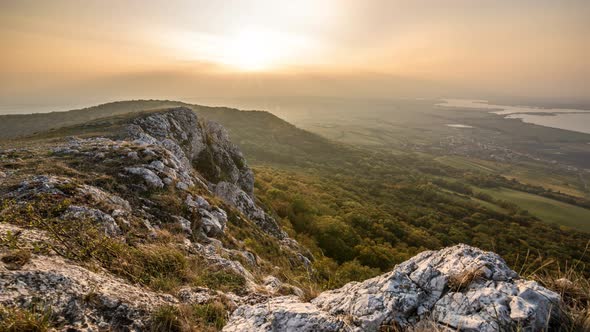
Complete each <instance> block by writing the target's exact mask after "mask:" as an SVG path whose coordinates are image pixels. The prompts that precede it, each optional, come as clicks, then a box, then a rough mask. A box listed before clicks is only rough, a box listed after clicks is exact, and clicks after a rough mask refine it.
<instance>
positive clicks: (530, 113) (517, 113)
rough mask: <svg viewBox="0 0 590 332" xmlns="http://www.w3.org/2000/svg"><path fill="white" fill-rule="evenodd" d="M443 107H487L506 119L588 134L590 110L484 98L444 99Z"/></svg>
mask: <svg viewBox="0 0 590 332" xmlns="http://www.w3.org/2000/svg"><path fill="white" fill-rule="evenodd" d="M437 106H443V107H459V108H473V109H487V110H491V111H490V113H494V114H498V115H504V116H505V118H507V119H520V120H522V121H523V122H526V123H532V124H536V125H539V126H545V127H551V128H558V129H565V130H570V131H577V132H581V133H587V134H590V111H588V110H579V109H567V108H540V107H531V106H507V105H494V104H489V103H488V102H487V101H485V100H473V99H445V100H444V102H443V103H440V104H437Z"/></svg>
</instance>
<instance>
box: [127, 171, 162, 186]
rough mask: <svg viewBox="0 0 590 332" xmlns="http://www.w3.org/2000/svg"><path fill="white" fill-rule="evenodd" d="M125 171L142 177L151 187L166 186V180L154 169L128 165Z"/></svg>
mask: <svg viewBox="0 0 590 332" xmlns="http://www.w3.org/2000/svg"><path fill="white" fill-rule="evenodd" d="M125 171H126V172H127V173H129V174H133V175H137V176H140V177H142V178H143V180H144V181H145V183H146V184H147V185H148V186H150V187H151V188H158V189H161V188H164V182H162V179H160V177H159V176H157V175H156V173H154V172H153V171H152V170H149V169H147V168H144V167H126V168H125Z"/></svg>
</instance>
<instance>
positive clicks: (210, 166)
mask: <svg viewBox="0 0 590 332" xmlns="http://www.w3.org/2000/svg"><path fill="white" fill-rule="evenodd" d="M126 134H127V135H128V136H129V139H131V140H135V142H139V143H142V144H150V145H158V146H162V147H164V148H165V149H167V150H168V151H170V152H171V153H172V154H173V156H174V158H172V159H173V160H172V163H173V164H179V167H176V169H179V171H177V173H178V175H179V176H178V177H180V181H179V182H178V183H177V188H179V189H183V188H187V187H189V186H192V185H193V180H194V179H192V178H191V176H190V174H191V169H192V168H194V169H195V170H197V171H198V172H199V173H200V174H201V175H203V176H204V177H205V179H206V180H207V181H209V187H210V189H211V190H212V191H214V192H215V194H216V195H217V196H219V197H220V198H221V199H222V200H223V201H224V202H225V203H227V204H230V205H232V206H234V207H236V208H237V209H238V210H240V211H241V212H242V213H244V215H246V216H247V217H248V218H249V219H251V220H252V221H254V222H256V223H257V224H258V226H260V227H261V228H262V229H263V230H264V231H266V232H267V233H269V234H272V235H273V236H276V237H278V238H281V239H282V238H285V237H286V234H285V232H283V231H282V230H281V229H280V227H279V226H278V224H277V223H276V221H275V220H274V218H272V217H271V216H269V215H268V214H266V213H265V212H264V210H262V209H261V208H260V207H259V206H258V205H257V204H256V202H255V199H254V173H253V172H252V170H251V169H250V168H249V167H248V165H247V164H246V159H245V158H244V156H243V155H242V152H241V151H240V149H239V148H238V147H237V146H236V145H235V144H233V143H232V142H231V140H230V138H229V135H228V133H227V131H226V130H225V129H224V128H223V127H222V126H221V125H219V124H218V123H215V122H212V121H207V122H201V121H199V120H198V119H197V115H196V114H195V113H194V112H193V111H192V110H191V109H189V108H184V107H179V108H176V109H172V110H168V111H166V112H157V113H148V114H147V115H144V116H140V117H138V118H136V119H134V120H133V121H132V123H131V124H130V125H128V127H127V130H126ZM157 166H159V168H160V170H159V171H161V170H162V169H164V168H165V166H164V165H163V164H162V165H151V167H152V169H154V168H156V171H158V167H157ZM126 171H127V172H129V173H132V174H136V175H139V176H141V177H142V178H143V179H144V181H145V182H146V183H147V184H148V185H149V186H150V187H155V188H161V187H163V186H164V184H165V183H166V182H167V180H166V178H165V179H164V180H160V179H158V178H157V176H156V177H154V175H155V173H154V172H153V171H152V170H150V169H147V168H141V167H139V168H138V167H133V168H127V169H126ZM158 180H160V181H158ZM172 180H174V179H171V180H170V181H172ZM170 181H168V182H170ZM206 219H207V220H206V222H207V228H208V229H211V230H213V232H216V231H217V229H218V228H219V227H218V226H219V225H218V223H217V222H215V221H214V219H213V218H209V216H208V215H206Z"/></svg>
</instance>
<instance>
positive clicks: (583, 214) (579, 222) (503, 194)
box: [479, 188, 590, 232]
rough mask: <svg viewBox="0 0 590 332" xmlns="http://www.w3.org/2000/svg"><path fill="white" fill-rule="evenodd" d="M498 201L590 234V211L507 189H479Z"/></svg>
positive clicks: (544, 219)
mask: <svg viewBox="0 0 590 332" xmlns="http://www.w3.org/2000/svg"><path fill="white" fill-rule="evenodd" d="M479 190H480V191H483V192H485V193H486V194H489V195H491V196H492V197H494V198H496V199H502V200H506V201H509V202H512V203H515V204H517V205H519V206H520V207H522V208H523V209H526V210H528V211H529V212H531V213H532V214H534V215H535V216H537V217H539V218H540V219H541V220H543V221H546V222H550V223H555V224H559V225H565V226H569V227H571V228H573V229H578V230H584V231H587V232H590V210H588V209H584V208H582V207H578V206H575V205H571V204H567V203H563V202H559V201H556V200H553V199H549V198H545V197H541V196H538V195H532V194H529V193H525V192H522V191H516V190H512V189H506V188H494V189H479Z"/></svg>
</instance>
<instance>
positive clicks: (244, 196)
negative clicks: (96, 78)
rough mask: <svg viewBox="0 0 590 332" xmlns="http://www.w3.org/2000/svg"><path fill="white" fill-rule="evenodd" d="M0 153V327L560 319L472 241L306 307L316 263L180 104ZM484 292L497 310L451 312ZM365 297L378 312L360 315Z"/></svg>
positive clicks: (550, 302)
mask: <svg viewBox="0 0 590 332" xmlns="http://www.w3.org/2000/svg"><path fill="white" fill-rule="evenodd" d="M66 135H67V136H66ZM71 135H76V136H71ZM299 135H303V136H305V133H302V132H299ZM255 137H258V136H257V135H256V136H255ZM278 142H279V143H281V144H286V143H284V142H282V141H280V140H279V141H278ZM10 144H11V147H10V148H8V149H3V150H0V178H1V179H2V181H1V182H0V199H1V206H2V210H1V212H0V256H1V259H0V261H1V263H0V330H15V329H16V330H31V329H35V330H47V329H49V328H56V329H59V330H68V331H69V330H72V329H83V328H84V329H86V328H90V329H94V330H101V329H111V330H130V331H143V330H156V331H193V330H217V329H222V328H223V329H224V330H225V331H260V330H268V331H271V330H276V329H289V328H295V329H298V330H308V331H311V330H317V329H320V330H350V331H358V330H368V331H371V330H374V331H377V330H382V329H387V328H389V327H391V326H396V327H400V328H408V329H409V328H413V327H417V326H418V325H419V324H423V325H424V324H434V325H432V326H434V327H441V328H442V327H443V326H455V327H458V326H473V327H474V328H480V329H482V330H491V329H497V328H498V327H509V328H531V329H538V328H539V327H541V326H547V324H550V326H553V324H556V326H557V324H559V323H560V320H561V319H564V318H565V317H564V316H563V315H561V314H560V313H559V312H558V311H556V310H552V308H555V307H556V306H557V305H559V304H560V297H559V295H557V294H556V293H554V292H552V291H549V290H547V289H545V288H543V287H540V286H539V285H537V284H536V283H534V282H528V281H523V280H516V278H517V277H518V275H517V274H516V273H515V272H514V271H512V270H510V269H509V268H508V267H507V266H506V264H505V262H504V261H503V260H502V259H501V258H499V257H498V256H497V255H495V254H492V253H485V252H482V251H480V250H478V249H475V248H471V247H467V246H457V247H454V248H448V249H445V250H442V251H440V252H426V253H423V254H421V255H420V256H418V257H416V258H415V259H413V260H411V261H408V262H407V263H405V264H402V265H400V266H399V267H398V268H397V269H395V270H394V271H392V272H391V273H388V274H385V275H383V276H381V277H379V278H376V279H371V280H367V281H366V282H364V283H362V284H358V283H352V284H348V285H345V286H344V287H343V288H341V289H339V290H334V291H331V292H325V293H322V294H320V295H319V296H318V297H317V298H316V299H315V300H314V301H312V302H311V303H310V302H308V300H309V299H310V298H312V297H314V296H315V295H316V294H315V292H314V291H313V290H314V289H316V288H315V287H317V282H318V280H320V279H321V276H320V275H319V272H318V271H316V270H315V269H314V267H315V266H318V265H317V264H316V262H317V261H316V259H315V258H314V257H313V255H311V254H310V253H309V252H307V250H305V248H303V247H302V246H301V245H299V244H298V243H297V242H296V241H294V240H293V239H291V238H289V236H288V234H286V233H285V232H284V231H283V229H281V227H279V225H278V224H277V223H276V222H275V219H274V218H273V217H272V216H271V215H270V214H269V213H267V211H265V210H264V209H263V208H261V207H260V205H259V204H258V203H257V200H256V197H255V196H254V191H253V189H254V187H253V186H254V183H253V180H254V179H253V174H252V171H251V170H250V168H249V167H248V166H247V164H246V161H245V159H244V157H243V155H242V152H241V151H240V150H239V149H238V148H237V146H235V145H234V144H233V143H232V142H231V141H230V140H229V137H228V134H227V133H226V132H225V130H224V128H223V127H221V126H220V125H218V124H217V123H214V122H209V121H206V120H204V119H202V118H199V117H197V116H196V115H195V113H194V112H193V111H192V110H191V109H189V108H174V109H167V110H157V111H150V112H140V113H132V114H126V115H118V116H111V117H108V118H104V119H99V120H93V121H90V122H88V123H85V124H81V125H76V126H71V127H66V128H62V129H58V130H52V131H50V132H47V133H45V134H39V135H36V136H33V137H29V138H27V139H26V140H16V141H11V143H10ZM304 151H305V149H304ZM307 151H309V150H307ZM344 239H345V238H344ZM320 259H321V258H320ZM457 266H465V268H460V269H456V267H457ZM472 266H473V268H474V269H473V270H472V269H471V267H472ZM451 267H453V268H451ZM467 267H469V268H467ZM491 282H493V283H495V284H497V285H499V286H498V287H496V288H494V289H491V288H490V287H488V285H489V284H490V283H491ZM376 285H377V287H376ZM500 286H501V287H500ZM376 289H380V291H377V292H375V290H376ZM507 292H508V293H510V295H506V294H507ZM482 294H485V295H486V296H489V298H490V299H494V301H499V304H500V302H501V304H502V305H503V307H502V308H503V309H502V310H501V314H500V315H498V314H496V315H492V311H491V309H494V310H497V307H496V306H495V305H494V304H492V305H491V306H490V305H489V304H488V305H485V303H483V302H482V303H481V305H480V306H479V307H476V308H474V309H473V311H468V312H466V311H464V310H463V309H462V306H457V305H454V304H453V301H452V299H454V298H458V297H462V298H467V297H473V296H476V297H480V296H479V295H482ZM293 295H295V296H293ZM482 296H483V295H482ZM367 301H368V302H367ZM375 301H377V302H379V301H381V302H382V303H383V304H384V305H385V307H383V306H379V305H377V306H370V307H365V304H366V303H373V302H375ZM375 303H376V302H375ZM507 303H509V305H507ZM269 305H270V306H269ZM361 307H365V308H364V309H362V310H361V311H359V310H358V309H359V308H361ZM492 307H493V308H492ZM267 310H268V311H267ZM230 313H231V319H230V320H229V323H228V324H227V325H226V320H227V318H228V315H229V314H230ZM341 314H344V315H345V317H346V318H343V317H344V316H342V315H341ZM431 315H432V316H433V317H436V318H435V320H430V319H429V318H428V317H430V316H431ZM466 324H467V325H466Z"/></svg>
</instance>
